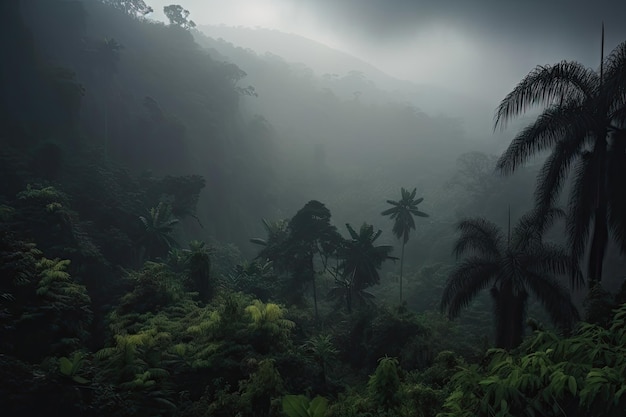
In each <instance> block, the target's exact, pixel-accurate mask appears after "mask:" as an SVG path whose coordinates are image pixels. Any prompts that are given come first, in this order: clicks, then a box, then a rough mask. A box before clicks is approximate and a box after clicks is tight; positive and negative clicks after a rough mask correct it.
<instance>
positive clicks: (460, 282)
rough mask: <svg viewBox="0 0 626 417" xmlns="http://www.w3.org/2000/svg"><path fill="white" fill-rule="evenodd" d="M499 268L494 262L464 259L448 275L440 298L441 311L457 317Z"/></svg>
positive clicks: (470, 258) (474, 258)
mask: <svg viewBox="0 0 626 417" xmlns="http://www.w3.org/2000/svg"><path fill="white" fill-rule="evenodd" d="M498 269H499V266H498V264H497V263H496V262H494V261H489V260H485V259H483V258H480V257H477V256H473V257H469V258H467V259H465V260H464V261H463V262H462V263H461V264H459V265H458V266H457V267H456V268H455V269H454V270H453V271H452V273H451V274H450V277H449V278H448V282H447V284H446V287H445V289H444V291H443V295H442V297H441V311H442V312H443V311H445V312H447V314H448V316H449V317H450V318H455V317H458V315H459V313H460V312H461V309H463V308H465V307H467V306H468V305H469V304H470V302H471V301H472V300H473V299H474V298H475V297H476V295H478V293H479V292H480V291H482V290H484V289H485V288H487V286H489V284H490V282H491V281H493V280H494V278H495V276H496V274H497V271H498Z"/></svg>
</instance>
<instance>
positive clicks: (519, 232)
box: [441, 209, 582, 349]
mask: <svg viewBox="0 0 626 417" xmlns="http://www.w3.org/2000/svg"><path fill="white" fill-rule="evenodd" d="M561 216H563V213H562V212H561V211H559V210H556V209H550V210H546V211H545V212H540V211H532V212H530V213H528V214H526V215H525V216H523V217H522V218H521V219H520V221H519V223H518V224H517V225H516V226H515V228H514V229H513V230H512V231H511V230H509V232H508V235H507V236H505V235H504V233H503V232H502V230H501V229H500V228H499V227H498V226H497V225H495V224H494V223H492V222H490V221H488V220H485V219H483V218H472V219H465V220H463V221H461V222H460V223H459V225H458V230H459V231H460V232H461V236H460V237H459V239H458V240H457V242H456V245H455V247H454V251H455V253H456V255H457V256H459V255H465V254H468V255H469V256H467V257H466V258H465V259H464V260H463V261H462V262H461V263H460V264H459V265H457V266H456V268H455V269H454V270H453V271H452V273H451V275H450V277H449V279H448V282H447V284H446V287H445V289H444V292H443V296H442V299H441V309H442V310H443V311H446V312H447V313H448V315H449V316H450V317H451V318H454V317H457V316H458V315H459V314H460V312H461V309H463V308H465V307H467V306H468V305H469V304H470V303H471V301H472V300H473V299H474V298H475V297H476V296H477V295H478V294H479V293H480V292H481V291H483V290H485V289H486V288H488V287H489V286H491V289H490V293H491V297H492V300H493V303H494V314H495V322H496V345H497V346H498V347H501V348H506V349H510V348H514V347H516V346H517V345H519V344H520V343H521V340H522V337H523V334H524V317H525V312H526V305H527V302H528V296H529V294H532V295H534V296H535V297H537V299H538V300H539V301H540V302H541V303H542V305H543V306H544V308H545V309H546V311H547V312H548V314H549V315H550V317H551V318H552V320H553V321H554V322H555V324H557V325H560V326H562V327H565V328H569V327H571V326H572V324H573V323H574V321H575V320H577V319H578V317H579V316H578V311H577V310H576V307H575V306H574V305H573V304H572V301H571V299H570V294H569V292H567V290H566V289H565V288H564V287H563V286H561V284H560V283H559V281H558V280H557V275H560V274H566V273H568V272H571V271H570V267H571V262H570V259H569V257H568V255H567V253H566V251H565V250H563V249H562V248H560V247H558V246H555V245H553V244H549V243H546V242H543V241H542V238H541V236H542V234H543V232H544V230H545V229H546V228H547V227H548V226H550V225H551V223H552V222H553V221H554V220H555V219H556V218H558V217H561ZM573 276H575V277H576V278H577V279H582V277H581V276H580V273H579V272H578V271H574V272H573Z"/></svg>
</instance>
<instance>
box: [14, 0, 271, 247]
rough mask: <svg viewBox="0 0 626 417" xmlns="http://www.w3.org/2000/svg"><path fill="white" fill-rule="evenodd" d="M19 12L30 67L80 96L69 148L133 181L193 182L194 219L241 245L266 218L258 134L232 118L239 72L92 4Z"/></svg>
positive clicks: (264, 132)
mask: <svg viewBox="0 0 626 417" xmlns="http://www.w3.org/2000/svg"><path fill="white" fill-rule="evenodd" d="M22 9H23V12H24V16H25V23H26V26H27V27H28V30H29V31H31V33H32V40H33V44H34V48H35V51H36V54H37V59H38V61H39V62H40V63H41V65H42V66H45V67H46V71H48V72H51V71H56V72H62V76H64V77H66V79H65V80H64V82H65V84H64V85H69V83H72V85H75V86H77V88H80V89H82V91H83V93H84V94H82V95H80V94H79V95H77V96H76V100H77V101H76V102H75V103H74V105H75V108H74V109H73V110H74V111H75V123H76V129H75V131H74V132H73V135H74V137H73V138H71V140H72V145H71V146H72V147H74V146H79V147H80V149H83V150H86V149H93V150H97V152H99V154H100V157H101V158H102V159H103V160H105V159H106V161H107V163H110V164H115V165H119V166H123V167H126V168H128V169H129V170H130V172H132V173H134V174H139V173H142V172H147V171H150V172H152V173H153V174H154V175H156V176H162V175H199V176H202V177H203V178H204V180H205V182H206V187H205V189H204V190H203V192H202V195H201V197H200V205H199V209H198V211H197V214H198V216H199V218H200V220H201V222H202V224H204V225H205V228H206V231H207V232H208V233H209V234H212V235H214V236H215V237H217V238H220V239H225V240H231V241H237V240H239V241H242V240H244V239H245V238H244V235H245V234H249V233H250V232H249V230H250V227H252V226H251V225H252V224H256V223H258V219H259V218H260V217H262V216H266V215H268V213H269V210H270V207H272V206H271V201H270V200H271V195H272V192H271V191H270V189H271V182H272V180H273V176H272V173H271V170H270V169H268V167H270V166H272V165H273V162H272V158H273V155H274V154H275V149H273V148H272V144H271V142H270V140H269V139H270V138H269V136H270V133H269V130H268V127H267V126H266V125H264V124H263V123H259V122H258V121H255V120H253V119H250V118H243V117H242V116H241V114H240V112H239V105H240V100H241V96H242V95H243V94H246V90H245V88H240V86H239V84H238V82H239V80H240V79H241V78H242V77H243V75H244V72H243V71H242V70H241V69H240V68H238V67H237V66H235V65H233V64H231V63H228V62H222V61H221V60H217V59H213V58H212V57H211V56H210V55H209V54H208V53H207V52H206V51H205V50H203V49H202V48H200V47H199V46H198V45H197V44H196V43H195V42H194V41H193V38H192V36H191V34H190V33H189V32H188V31H187V30H185V29H183V28H181V27H178V26H171V27H170V26H166V25H164V24H160V23H155V22H151V21H148V20H146V19H143V18H137V17H136V16H132V15H129V14H128V13H126V12H125V11H124V10H119V9H115V8H112V7H110V6H108V5H105V4H102V3H101V2H99V1H84V2H67V1H37V0H35V1H28V2H22ZM244 87H245V86H244ZM42 113H44V112H43V111H42ZM53 135H56V136H53ZM37 140H38V141H40V142H45V141H48V142H53V143H54V144H55V145H56V146H59V147H60V152H65V153H69V152H75V151H76V150H75V148H71V149H65V148H63V147H64V146H66V147H69V146H70V144H69V141H70V138H69V137H68V135H66V134H65V132H64V133H63V134H61V133H59V134H56V132H52V131H48V132H46V135H45V136H44V137H39V138H37ZM61 148H63V149H61ZM244 188H245V189H246V193H245V195H244V194H243V193H241V192H240V190H242V189H244ZM209 196H210V197H209ZM250 198H252V199H254V201H255V202H256V204H255V207H254V208H252V207H250V206H249V203H248V202H247V201H249V199H250ZM216 218H219V219H220V221H215V219H216Z"/></svg>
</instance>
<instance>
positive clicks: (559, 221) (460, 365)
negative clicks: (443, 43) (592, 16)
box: [0, 0, 626, 417]
mask: <svg viewBox="0 0 626 417" xmlns="http://www.w3.org/2000/svg"><path fill="white" fill-rule="evenodd" d="M152 12H154V10H153V8H152V7H151V5H150V1H148V0H3V1H2V2H0V45H1V46H2V52H3V54H2V55H3V59H2V61H0V75H1V78H0V82H1V90H0V96H1V100H0V141H1V147H0V179H1V180H0V375H1V379H0V410H2V415H7V416H17V415H28V416H31V415H32V416H37V415H63V416H172V417H196V416H229V417H232V416H241V417H246V416H287V417H306V416H308V417H322V416H332V417H374V416H380V417H382V416H394V417H395V416H424V417H426V416H432V417H435V416H437V417H462V416H463V417H469V416H501V417H504V416H516V417H517V416H529V417H532V416H598V417H599V416H616V417H617V416H623V415H624V410H626V325H625V320H626V279H625V278H626V276H625V275H624V271H625V266H626V263H625V261H624V257H623V254H624V251H625V250H626V217H625V216H626V194H625V193H624V190H625V189H626V188H625V187H624V179H625V178H626V141H625V140H626V130H625V129H626V128H625V126H626V43H621V44H619V45H618V46H617V47H615V48H614V49H608V48H607V50H602V54H603V55H602V57H603V60H602V64H601V65H599V66H598V68H595V67H594V68H588V67H587V66H586V65H583V64H581V63H579V62H576V61H572V60H566V59H563V60H559V59H557V60H555V61H554V62H537V63H536V65H538V66H537V67H536V68H534V69H532V70H531V71H530V72H529V73H528V75H526V76H525V77H524V78H522V79H520V80H518V83H517V84H516V85H512V86H511V88H510V89H509V91H510V92H509V94H508V95H506V96H504V97H501V101H500V102H499V103H495V104H494V105H493V106H492V108H490V109H489V111H488V112H485V111H484V110H483V108H482V105H483V102H482V101H478V100H476V101H472V99H470V98H468V97H467V96H463V95H462V94H455V93H453V92H450V91H446V90H443V89H439V88H438V87H433V86H429V85H427V84H426V83H424V84H416V83H411V82H408V81H401V80H397V79H395V78H393V77H392V76H389V75H387V74H385V73H384V72H383V71H380V70H377V69H376V68H375V67H374V66H372V65H370V64H368V63H365V62H363V61H359V60H358V59H356V58H354V57H351V56H349V55H348V54H345V53H340V52H338V51H336V50H332V49H330V48H328V47H326V46H324V45H322V44H320V43H315V42H313V41H311V40H307V39H304V38H299V37H297V36H295V35H290V34H285V33H280V32H276V31H269V30H261V29H256V30H254V29H246V28H242V27H240V28H225V27H221V28H220V27H211V26H203V25H200V24H198V25H196V23H194V18H195V16H194V15H193V13H191V12H189V11H188V10H186V9H185V7H184V5H178V4H171V5H167V6H165V7H164V9H163V13H164V15H165V17H166V19H167V21H166V22H162V21H159V20H156V19H152V18H151V15H152ZM228 36H232V39H228ZM603 39H604V38H603ZM246 40H248V41H250V42H252V40H255V41H260V42H261V41H263V40H265V41H266V42H268V43H269V44H271V43H272V42H274V43H275V44H278V43H280V42H287V43H289V44H290V45H291V44H292V45H295V46H293V47H294V48H295V49H298V50H299V55H298V56H296V55H293V56H291V57H289V56H281V55H280V54H279V53H278V52H276V53H272V52H259V51H258V50H253V49H252V48H250V47H248V46H245V45H238V44H237V41H241V42H244V41H246ZM598 43H599V42H598ZM602 47H604V43H603V44H602ZM598 48H599V50H600V46H599V47H598ZM286 50H287V49H284V51H286ZM599 55H600V52H598V56H599ZM307 56H309V57H311V58H310V60H309V61H308V62H307ZM321 57H325V58H324V59H325V60H326V59H328V60H330V61H332V62H333V63H332V65H331V64H329V65H328V66H327V67H324V65H322V64H321V62H322V58H321ZM539 65H540V66H539ZM446 103H448V104H446ZM494 114H495V117H494ZM483 115H484V119H483ZM485 125H487V126H488V127H489V129H488V133H485V132H483V131H482V130H481V128H480V127H481V126H485Z"/></svg>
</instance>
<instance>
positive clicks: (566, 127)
mask: <svg viewBox="0 0 626 417" xmlns="http://www.w3.org/2000/svg"><path fill="white" fill-rule="evenodd" d="M588 110H589V109H588V108H586V107H584V106H581V105H580V104H579V103H574V102H572V103H567V104H565V105H562V104H559V105H553V106H550V107H548V108H547V109H545V110H544V111H543V113H542V114H541V115H539V117H538V118H537V120H535V121H534V122H533V123H532V124H531V125H529V126H527V127H526V128H524V129H523V130H522V131H521V132H520V133H518V134H517V136H516V137H515V139H513V141H512V142H511V144H510V145H509V147H508V148H507V149H506V151H504V153H503V154H502V156H500V158H499V159H498V162H497V163H496V169H497V170H499V171H500V172H502V173H504V174H510V173H512V172H514V171H515V169H517V168H518V167H519V166H520V165H523V164H524V163H525V162H526V161H527V160H528V159H529V158H530V157H531V156H532V155H535V154H537V153H539V152H542V151H544V150H546V149H550V148H553V147H554V146H555V145H557V144H558V143H560V142H563V141H564V142H569V141H573V142H574V143H572V144H571V145H570V144H568V145H569V146H571V147H573V148H574V149H578V148H577V146H578V147H580V146H581V144H582V142H583V140H584V138H585V137H586V136H587V132H589V130H590V129H591V128H592V127H593V126H594V124H593V123H594V121H593V120H592V119H591V118H590V117H589V111H588Z"/></svg>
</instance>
